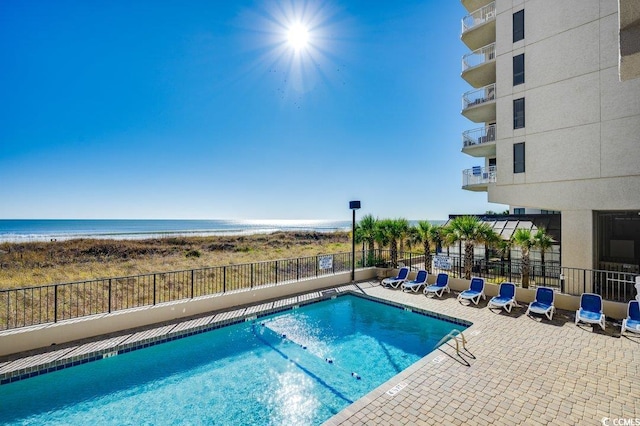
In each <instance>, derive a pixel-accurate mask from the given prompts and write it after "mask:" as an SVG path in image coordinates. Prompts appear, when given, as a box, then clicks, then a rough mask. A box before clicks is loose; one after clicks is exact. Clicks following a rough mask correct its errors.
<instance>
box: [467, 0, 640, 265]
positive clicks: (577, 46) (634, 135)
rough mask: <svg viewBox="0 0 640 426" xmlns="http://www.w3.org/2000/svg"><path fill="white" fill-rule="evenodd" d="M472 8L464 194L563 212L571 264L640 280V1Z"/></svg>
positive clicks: (472, 2)
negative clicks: (471, 162)
mask: <svg viewBox="0 0 640 426" xmlns="http://www.w3.org/2000/svg"><path fill="white" fill-rule="evenodd" d="M462 5H463V6H464V7H465V9H466V10H467V11H468V15H467V16H465V17H464V18H463V19H462V33H461V40H462V42H463V43H464V44H465V45H466V46H467V47H468V48H469V53H468V54H466V55H465V56H464V57H463V60H462V78H463V79H464V80H465V81H467V82H468V83H469V84H470V85H471V86H472V87H471V88H470V90H469V92H467V93H465V94H464V95H463V104H462V114H463V115H464V116H465V117H466V118H468V119H469V120H471V122H473V123H475V124H473V123H471V122H470V130H468V131H465V132H464V133H463V135H462V139H463V144H462V145H463V146H462V152H464V153H465V154H467V155H471V156H473V157H477V159H478V164H479V166H478V167H474V168H473V169H469V170H464V171H463V188H464V189H467V190H472V191H486V192H487V194H488V200H489V201H491V202H495V203H501V204H508V205H510V206H511V208H512V211H513V209H514V208H517V209H519V210H518V211H522V212H523V213H524V212H527V213H529V212H540V211H542V212H557V211H559V212H561V215H562V220H561V223H562V231H561V232H562V251H561V262H562V265H563V266H568V267H577V268H585V269H612V270H628V272H635V273H638V272H640V78H638V76H640V1H636V0H619V1H616V0H562V1H553V0H495V1H490V0H462Z"/></svg>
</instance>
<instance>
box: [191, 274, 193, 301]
mask: <svg viewBox="0 0 640 426" xmlns="http://www.w3.org/2000/svg"><path fill="white" fill-rule="evenodd" d="M191 298H192V299H193V269H192V270H191Z"/></svg>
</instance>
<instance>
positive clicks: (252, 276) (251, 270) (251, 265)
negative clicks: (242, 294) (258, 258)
mask: <svg viewBox="0 0 640 426" xmlns="http://www.w3.org/2000/svg"><path fill="white" fill-rule="evenodd" d="M251 288H253V263H252V264H251Z"/></svg>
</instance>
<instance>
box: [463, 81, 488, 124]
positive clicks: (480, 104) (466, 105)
mask: <svg viewBox="0 0 640 426" xmlns="http://www.w3.org/2000/svg"><path fill="white" fill-rule="evenodd" d="M462 115H464V116H465V117H466V118H468V119H469V120H471V121H473V122H476V123H487V122H492V121H496V85H495V83H494V84H490V85H488V86H484V87H483V88H481V89H478V90H472V91H469V92H467V93H465V94H464V95H462Z"/></svg>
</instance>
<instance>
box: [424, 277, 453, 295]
mask: <svg viewBox="0 0 640 426" xmlns="http://www.w3.org/2000/svg"><path fill="white" fill-rule="evenodd" d="M445 291H446V292H447V293H449V292H450V291H451V289H450V288H449V274H445V273H444V272H440V273H439V274H438V277H437V278H436V282H435V284H433V285H429V286H426V287H425V288H424V294H427V295H428V294H429V293H433V294H435V295H436V296H438V297H442V295H443V294H444V292H445Z"/></svg>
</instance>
